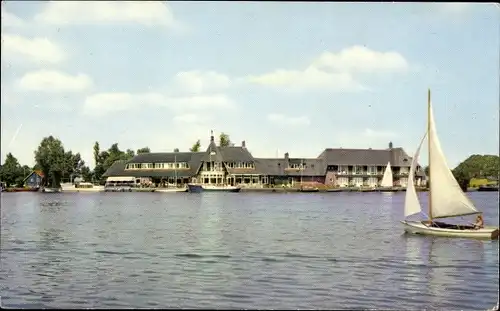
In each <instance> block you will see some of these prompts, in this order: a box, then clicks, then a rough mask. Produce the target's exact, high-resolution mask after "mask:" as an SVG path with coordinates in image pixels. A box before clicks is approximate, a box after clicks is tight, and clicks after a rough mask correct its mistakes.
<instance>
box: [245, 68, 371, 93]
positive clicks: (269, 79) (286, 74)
mask: <svg viewBox="0 0 500 311" xmlns="http://www.w3.org/2000/svg"><path fill="white" fill-rule="evenodd" d="M247 79H248V81H249V82H251V83H256V84H261V85H268V86H274V87H285V88H289V89H292V90H302V89H327V90H330V91H360V90H363V89H365V88H364V87H363V86H362V85H361V84H359V83H358V82H356V81H355V80H354V79H353V77H352V76H351V75H350V74H348V73H328V72H324V71H321V70H318V69H316V68H314V67H308V68H307V69H306V70H303V71H299V70H283V69H279V70H276V71H274V72H271V73H267V74H263V75H260V76H249V77H248V78H247Z"/></svg>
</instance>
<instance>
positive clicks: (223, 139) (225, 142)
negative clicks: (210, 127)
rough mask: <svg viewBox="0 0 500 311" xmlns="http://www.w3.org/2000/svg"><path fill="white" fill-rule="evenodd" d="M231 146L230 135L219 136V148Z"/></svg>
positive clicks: (221, 134)
mask: <svg viewBox="0 0 500 311" xmlns="http://www.w3.org/2000/svg"><path fill="white" fill-rule="evenodd" d="M230 145H231V140H230V139H229V135H228V134H226V133H224V132H222V133H220V135H219V146H221V147H228V146H230Z"/></svg>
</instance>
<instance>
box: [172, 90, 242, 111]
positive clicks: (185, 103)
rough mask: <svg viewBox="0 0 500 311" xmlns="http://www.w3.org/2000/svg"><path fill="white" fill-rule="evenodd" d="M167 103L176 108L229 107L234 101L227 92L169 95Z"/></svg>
mask: <svg viewBox="0 0 500 311" xmlns="http://www.w3.org/2000/svg"><path fill="white" fill-rule="evenodd" d="M166 104H167V105H168V106H169V107H171V108H172V109H174V110H182V111H184V110H198V109H214V108H219V109H228V108H232V107H233V106H234V105H233V102H232V101H231V100H230V99H229V98H228V97H227V96H226V95H225V94H215V95H197V96H186V97H169V98H167V99H166Z"/></svg>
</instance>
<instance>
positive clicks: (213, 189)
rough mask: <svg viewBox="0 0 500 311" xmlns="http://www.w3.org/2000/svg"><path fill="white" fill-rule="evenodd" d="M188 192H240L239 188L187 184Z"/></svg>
mask: <svg viewBox="0 0 500 311" xmlns="http://www.w3.org/2000/svg"><path fill="white" fill-rule="evenodd" d="M187 186H188V191H189V192H192V193H200V192H240V190H241V187H238V186H230V185H202V184H188V185H187Z"/></svg>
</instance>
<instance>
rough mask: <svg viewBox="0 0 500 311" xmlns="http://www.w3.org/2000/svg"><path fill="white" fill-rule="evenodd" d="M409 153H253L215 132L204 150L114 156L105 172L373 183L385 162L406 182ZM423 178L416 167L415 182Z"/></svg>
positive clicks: (223, 180) (160, 177)
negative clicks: (223, 142)
mask: <svg viewBox="0 0 500 311" xmlns="http://www.w3.org/2000/svg"><path fill="white" fill-rule="evenodd" d="M411 161H412V159H411V157H409V156H408V154H407V153H406V152H405V151H404V150H403V148H393V147H392V143H389V148H387V149H371V148H370V149H343V148H337V149H333V148H327V149H325V150H324V151H323V152H321V154H320V155H319V156H318V157H317V158H293V157H290V155H289V154H288V153H285V154H284V156H283V157H282V158H254V157H253V155H252V154H251V153H250V152H249V151H248V149H247V148H246V144H245V142H244V141H243V142H242V143H241V146H229V147H221V146H217V145H216V144H215V140H214V136H213V133H212V135H211V137H210V144H209V146H208V148H207V150H206V151H204V152H169V153H142V154H138V155H136V156H135V157H133V158H132V159H130V160H128V161H116V162H115V163H114V164H113V165H112V166H111V167H110V168H109V169H108V170H107V171H106V172H105V173H104V175H103V177H117V176H123V177H136V178H138V179H139V178H141V179H143V178H149V179H150V180H151V181H152V182H154V183H163V182H165V183H177V184H185V183H189V182H196V183H202V184H230V185H243V186H255V187H260V186H264V185H277V184H292V185H293V184H294V183H298V182H315V183H322V184H326V185H329V186H340V187H343V186H372V187H373V186H377V185H379V184H380V181H381V179H382V176H383V174H384V171H385V169H386V166H387V164H388V163H389V164H390V166H391V170H392V174H393V181H394V185H396V186H406V184H407V180H408V173H409V169H410V164H411ZM424 181H425V175H424V172H423V169H421V168H420V166H418V167H417V173H416V183H417V184H421V183H422V182H424Z"/></svg>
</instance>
